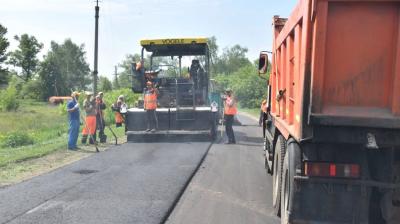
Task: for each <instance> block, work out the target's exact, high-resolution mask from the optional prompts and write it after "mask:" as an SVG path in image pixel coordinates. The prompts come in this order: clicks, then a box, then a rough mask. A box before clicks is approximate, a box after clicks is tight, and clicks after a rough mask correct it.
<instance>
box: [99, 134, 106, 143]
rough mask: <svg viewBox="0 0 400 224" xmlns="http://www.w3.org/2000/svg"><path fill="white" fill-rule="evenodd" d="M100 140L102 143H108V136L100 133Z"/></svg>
mask: <svg viewBox="0 0 400 224" xmlns="http://www.w3.org/2000/svg"><path fill="white" fill-rule="evenodd" d="M99 138H100V143H105V142H107V135H105V134H104V132H99Z"/></svg>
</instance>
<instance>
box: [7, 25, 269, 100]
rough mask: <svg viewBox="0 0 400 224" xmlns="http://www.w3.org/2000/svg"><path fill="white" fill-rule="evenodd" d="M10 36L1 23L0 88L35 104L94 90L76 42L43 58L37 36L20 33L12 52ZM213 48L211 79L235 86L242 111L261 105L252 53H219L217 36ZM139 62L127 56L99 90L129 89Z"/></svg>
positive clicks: (261, 84)
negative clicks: (9, 49) (111, 78)
mask: <svg viewBox="0 0 400 224" xmlns="http://www.w3.org/2000/svg"><path fill="white" fill-rule="evenodd" d="M6 34H7V28H6V27H4V26H2V25H1V24H0V88H1V87H2V86H3V88H4V87H5V86H8V87H9V88H15V91H16V92H17V94H18V95H19V97H20V98H32V99H36V100H47V99H48V97H50V96H65V95H69V94H70V92H71V90H84V89H87V88H89V86H90V84H91V82H92V76H91V71H90V68H89V64H88V63H87V61H86V52H85V46H84V45H83V44H81V45H78V44H76V43H74V42H73V41H72V40H71V39H66V40H65V41H64V42H62V43H57V42H55V41H52V42H51V43H50V49H49V50H48V52H47V53H46V54H44V56H43V58H42V59H41V60H39V59H38V54H39V53H40V52H41V50H42V49H43V44H42V43H41V42H40V41H39V40H37V39H36V37H34V36H31V35H29V34H22V35H20V36H18V35H16V36H15V37H14V41H17V42H18V47H17V48H16V49H15V50H14V51H10V52H9V51H7V50H8V48H9V46H10V42H9V40H8V39H7V38H6ZM209 48H210V56H211V78H213V79H215V81H216V82H217V84H218V86H219V89H220V91H221V92H222V91H223V89H225V88H228V87H229V88H232V89H233V90H234V91H235V93H236V96H237V99H238V100H239V102H240V105H241V106H242V107H247V108H255V107H258V106H259V103H260V101H261V100H262V99H263V98H264V97H265V96H264V94H265V92H266V91H265V86H266V85H265V83H266V81H265V80H264V79H261V78H259V77H258V76H257V64H256V62H251V61H250V60H249V59H248V57H247V56H246V54H247V53H248V49H247V48H246V47H243V46H240V45H238V44H237V45H234V46H231V47H225V48H223V49H222V50H220V47H219V46H218V44H217V39H216V37H211V38H209ZM139 60H140V55H139V54H128V55H126V56H125V59H124V60H122V61H121V62H120V63H119V64H118V73H117V76H116V77H114V79H113V81H112V82H111V81H110V80H109V79H108V78H107V77H105V76H100V78H99V80H98V86H99V90H100V91H110V90H112V89H120V88H130V87H131V64H132V62H138V61H139ZM147 61H149V60H147ZM146 65H147V66H148V64H146V63H145V67H146Z"/></svg>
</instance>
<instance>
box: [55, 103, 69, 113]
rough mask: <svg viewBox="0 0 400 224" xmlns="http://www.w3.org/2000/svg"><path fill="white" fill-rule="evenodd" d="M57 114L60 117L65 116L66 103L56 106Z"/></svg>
mask: <svg viewBox="0 0 400 224" xmlns="http://www.w3.org/2000/svg"><path fill="white" fill-rule="evenodd" d="M57 107H58V113H59V114H60V115H67V104H66V103H60V104H58V106H57Z"/></svg>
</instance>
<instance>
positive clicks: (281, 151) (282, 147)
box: [272, 135, 286, 216]
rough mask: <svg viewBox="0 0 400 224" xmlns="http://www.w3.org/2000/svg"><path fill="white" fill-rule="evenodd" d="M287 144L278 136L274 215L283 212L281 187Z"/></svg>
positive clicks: (273, 177) (273, 192)
mask: <svg viewBox="0 0 400 224" xmlns="http://www.w3.org/2000/svg"><path fill="white" fill-rule="evenodd" d="M285 151H286V142H285V139H284V138H283V136H282V135H279V136H278V140H277V141H276V145H275V151H274V164H273V167H274V169H273V171H272V172H273V175H272V205H273V207H274V214H275V215H278V216H279V215H280V211H281V188H282V187H281V185H282V166H283V159H284V157H285Z"/></svg>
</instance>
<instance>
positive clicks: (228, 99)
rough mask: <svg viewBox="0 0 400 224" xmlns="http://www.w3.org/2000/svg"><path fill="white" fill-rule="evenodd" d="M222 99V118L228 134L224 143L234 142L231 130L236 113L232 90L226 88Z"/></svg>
mask: <svg viewBox="0 0 400 224" xmlns="http://www.w3.org/2000/svg"><path fill="white" fill-rule="evenodd" d="M225 94H226V95H225V97H223V99H224V118H225V131H226V135H227V136H228V142H226V144H236V140H235V134H234V132H233V128H232V125H233V121H234V117H235V115H236V113H237V107H236V100H235V98H234V97H233V94H232V90H231V89H229V88H228V89H226V91H225Z"/></svg>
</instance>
